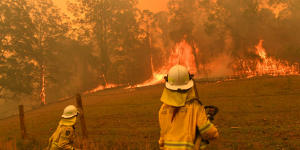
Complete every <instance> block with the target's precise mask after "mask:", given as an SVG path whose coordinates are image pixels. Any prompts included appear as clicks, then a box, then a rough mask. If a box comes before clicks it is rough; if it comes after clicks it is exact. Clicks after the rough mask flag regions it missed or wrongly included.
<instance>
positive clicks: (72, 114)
mask: <svg viewBox="0 0 300 150" xmlns="http://www.w3.org/2000/svg"><path fill="white" fill-rule="evenodd" d="M78 113H79V112H78V111H77V108H76V107H75V106H73V105H69V106H67V107H66V108H65V109H64V112H63V115H62V116H61V117H62V119H61V120H60V122H59V125H58V127H57V129H56V131H55V132H54V133H53V134H52V136H51V137H50V139H49V145H48V150H74V147H73V141H74V138H75V134H74V132H75V126H74V125H75V123H76V118H77V115H78Z"/></svg>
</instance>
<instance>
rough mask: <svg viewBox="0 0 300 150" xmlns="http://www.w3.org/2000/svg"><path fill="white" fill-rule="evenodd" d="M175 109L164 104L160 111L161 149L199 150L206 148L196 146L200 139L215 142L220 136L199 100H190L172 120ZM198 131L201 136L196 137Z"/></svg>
mask: <svg viewBox="0 0 300 150" xmlns="http://www.w3.org/2000/svg"><path fill="white" fill-rule="evenodd" d="M169 92H171V91H169ZM189 92H193V91H192V90H190V91H189ZM167 93H168V92H167ZM187 94H188V95H190V93H187ZM163 97H164V96H162V98H163ZM184 97H186V96H184ZM162 101H166V100H162ZM175 108H176V107H174V106H171V105H167V104H165V103H164V104H163V105H162V106H161V108H160V110H159V124H160V128H161V131H160V139H159V145H160V149H162V150H197V149H199V148H200V147H203V146H204V145H197V146H195V142H196V141H199V138H200V141H201V139H204V140H213V139H215V138H217V137H218V136H219V134H218V131H217V129H216V127H215V126H214V125H213V124H212V123H211V122H210V121H209V120H208V119H207V116H206V112H205V109H204V107H203V106H202V105H201V103H200V102H199V101H198V100H195V99H188V101H186V102H185V105H184V106H181V107H178V108H179V109H178V112H177V114H176V115H175V117H174V118H173V120H172V117H173V111H174V109H175ZM196 130H198V133H200V135H198V136H196Z"/></svg>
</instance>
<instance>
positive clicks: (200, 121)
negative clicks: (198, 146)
mask: <svg viewBox="0 0 300 150" xmlns="http://www.w3.org/2000/svg"><path fill="white" fill-rule="evenodd" d="M197 116H198V118H197V127H198V130H199V132H200V135H201V137H202V139H204V140H214V139H216V138H218V137H219V133H218V130H217V128H216V127H215V126H214V124H212V123H211V122H210V121H209V120H208V119H207V116H206V112H205V109H204V108H203V106H200V109H198V115H197Z"/></svg>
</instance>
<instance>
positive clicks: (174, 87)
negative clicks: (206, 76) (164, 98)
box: [166, 80, 194, 90]
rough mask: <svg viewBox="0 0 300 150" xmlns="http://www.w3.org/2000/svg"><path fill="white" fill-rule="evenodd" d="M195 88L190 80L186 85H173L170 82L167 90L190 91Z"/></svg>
mask: <svg viewBox="0 0 300 150" xmlns="http://www.w3.org/2000/svg"><path fill="white" fill-rule="evenodd" d="M193 86H194V82H193V80H190V81H189V82H188V83H187V84H184V85H171V84H170V83H169V82H166V88H167V89H170V90H188V89H190V88H192V87H193Z"/></svg>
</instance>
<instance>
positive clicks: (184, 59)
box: [134, 40, 197, 87]
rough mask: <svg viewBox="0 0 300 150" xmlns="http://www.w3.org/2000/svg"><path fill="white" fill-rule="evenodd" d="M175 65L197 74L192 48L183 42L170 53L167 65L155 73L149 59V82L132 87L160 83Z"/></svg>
mask: <svg viewBox="0 0 300 150" xmlns="http://www.w3.org/2000/svg"><path fill="white" fill-rule="evenodd" d="M177 64H179V65H183V66H185V67H187V68H188V70H189V71H190V73H196V72H197V68H196V63H195V57H194V55H193V51H192V47H191V46H190V45H189V44H188V43H187V42H186V41H185V40H183V41H181V42H179V43H177V44H176V45H175V48H174V49H173V50H172V51H171V54H170V56H169V59H168V63H167V64H165V65H163V66H162V67H161V68H160V69H158V70H157V71H155V70H154V66H153V60H152V57H151V68H152V77H151V78H150V79H149V80H147V81H145V82H143V83H141V84H137V85H136V86H134V87H143V86H149V85H155V84H159V83H161V82H162V81H163V78H164V76H166V74H167V73H168V71H169V69H170V68H171V67H173V66H174V65H177Z"/></svg>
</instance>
